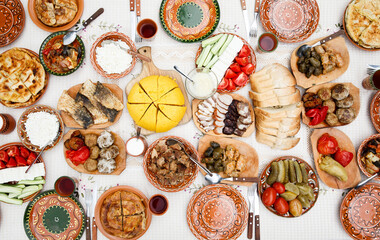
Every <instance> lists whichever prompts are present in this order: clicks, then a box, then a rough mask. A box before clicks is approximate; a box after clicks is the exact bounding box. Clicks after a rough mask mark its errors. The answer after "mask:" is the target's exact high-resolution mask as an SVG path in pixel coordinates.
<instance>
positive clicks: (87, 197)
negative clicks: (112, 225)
mask: <svg viewBox="0 0 380 240" xmlns="http://www.w3.org/2000/svg"><path fill="white" fill-rule="evenodd" d="M92 201H93V199H92V193H91V189H86V192H85V202H86V240H91V229H90V227H91V218H90V215H91V204H92Z"/></svg>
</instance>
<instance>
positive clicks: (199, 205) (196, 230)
mask: <svg viewBox="0 0 380 240" xmlns="http://www.w3.org/2000/svg"><path fill="white" fill-rule="evenodd" d="M186 215H187V223H188V225H189V227H190V230H191V232H192V233H193V234H194V236H195V237H196V238H198V239H202V240H203V239H219V240H223V239H236V238H238V237H239V236H240V235H241V234H242V232H243V231H244V229H245V227H246V226H247V221H248V207H247V203H246V201H245V200H244V197H243V196H242V195H241V193H240V192H239V191H237V190H236V189H235V188H233V187H231V186H229V185H225V184H215V185H209V186H206V187H204V188H202V189H200V190H198V191H197V192H196V193H195V194H194V196H193V197H192V198H191V200H190V202H189V205H188V206H187V214H186Z"/></svg>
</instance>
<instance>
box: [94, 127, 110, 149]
mask: <svg viewBox="0 0 380 240" xmlns="http://www.w3.org/2000/svg"><path fill="white" fill-rule="evenodd" d="M97 142H98V146H99V147H100V148H107V147H110V146H111V145H112V144H113V143H114V138H113V136H112V133H111V132H110V131H103V132H102V133H101V134H100V136H99V137H98V139H97Z"/></svg>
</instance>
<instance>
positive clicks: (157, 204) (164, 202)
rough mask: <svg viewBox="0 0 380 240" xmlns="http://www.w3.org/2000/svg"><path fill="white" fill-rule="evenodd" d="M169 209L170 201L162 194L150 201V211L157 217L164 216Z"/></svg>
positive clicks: (156, 195)
mask: <svg viewBox="0 0 380 240" xmlns="http://www.w3.org/2000/svg"><path fill="white" fill-rule="evenodd" d="M168 208H169V201H168V199H167V198H166V197H165V196H164V195H161V194H155V195H153V196H152V197H151V198H150V199H149V210H150V211H151V213H153V214H154V215H157V216H161V215H164V214H165V213H166V212H167V211H168Z"/></svg>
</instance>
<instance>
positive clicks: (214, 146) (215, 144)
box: [210, 142, 220, 148]
mask: <svg viewBox="0 0 380 240" xmlns="http://www.w3.org/2000/svg"><path fill="white" fill-rule="evenodd" d="M210 146H211V147H212V148H218V147H220V144H219V143H217V142H211V143H210Z"/></svg>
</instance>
